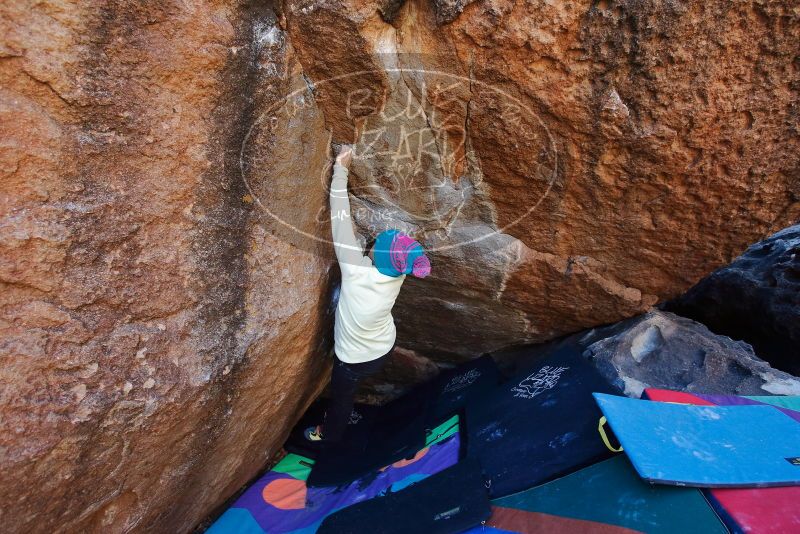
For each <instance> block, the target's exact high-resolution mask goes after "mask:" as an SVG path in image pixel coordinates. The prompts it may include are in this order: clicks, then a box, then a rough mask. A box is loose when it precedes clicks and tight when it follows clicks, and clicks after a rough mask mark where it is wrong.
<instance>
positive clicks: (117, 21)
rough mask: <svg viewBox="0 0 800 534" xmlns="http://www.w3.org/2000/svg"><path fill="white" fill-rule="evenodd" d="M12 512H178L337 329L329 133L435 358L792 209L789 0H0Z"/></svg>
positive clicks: (570, 309) (585, 307)
mask: <svg viewBox="0 0 800 534" xmlns="http://www.w3.org/2000/svg"><path fill="white" fill-rule="evenodd" d="M0 14H1V15H2V16H1V17H0V32H2V37H1V38H0V143H1V144H0V172H2V181H0V188H1V189H2V195H0V284H2V292H0V336H2V340H3V341H2V345H0V347H2V349H1V350H2V352H0V362H2V364H3V365H1V366H0V385H1V386H2V387H0V402H1V404H2V405H1V406H0V460H2V461H0V480H2V482H0V499H2V502H3V503H4V504H3V506H2V513H3V524H4V526H5V528H6V529H9V530H10V531H14V532H16V531H20V532H22V531H24V532H53V531H83V530H88V531H97V532H124V531H142V532H144V531H146V532H186V531H189V530H191V529H192V528H193V526H194V525H196V524H197V523H198V521H200V520H201V519H202V518H203V517H204V516H206V515H207V514H208V513H209V512H211V511H212V510H213V509H214V508H215V507H216V506H218V505H220V504H221V503H223V502H224V501H225V500H226V499H227V497H229V496H230V495H231V494H232V493H233V492H234V491H235V490H236V489H237V488H238V487H240V486H241V485H242V484H243V483H244V482H246V481H247V480H248V479H249V478H251V477H252V476H254V475H255V474H256V473H257V472H258V470H259V469H260V468H262V467H263V465H264V464H265V463H267V462H268V461H269V460H270V458H271V457H272V456H273V455H274V453H275V452H276V450H277V448H278V447H279V446H280V444H281V443H282V440H283V438H284V436H285V434H286V432H287V431H288V428H289V427H290V426H291V425H292V423H293V422H294V420H295V419H296V417H297V416H298V415H299V413H300V412H301V411H302V409H303V407H304V405H305V404H306V403H308V402H309V401H310V399H311V398H312V397H313V396H314V395H315V394H316V392H317V391H319V389H320V388H321V387H322V385H323V382H324V378H325V373H326V356H325V353H326V352H327V350H328V349H329V347H330V320H331V313H330V310H331V294H332V293H334V292H335V286H336V276H337V274H336V273H337V271H336V269H335V267H334V266H333V264H332V262H331V258H332V254H331V248H330V243H328V242H327V237H328V232H329V229H328V226H327V224H328V215H327V213H326V211H325V210H326V186H327V167H328V165H329V160H328V156H329V151H328V145H329V142H330V141H333V142H356V157H355V159H354V162H353V169H352V174H351V177H352V179H351V186H352V189H351V192H352V195H353V196H352V200H353V203H354V207H355V218H356V222H357V223H358V226H359V229H360V230H361V232H362V233H363V234H367V233H375V232H377V231H380V230H381V229H384V228H389V227H400V228H403V229H405V230H407V231H409V232H411V233H413V234H414V235H416V236H417V237H418V238H419V239H420V240H421V241H422V242H423V244H425V246H426V247H428V249H429V250H430V255H431V259H432V263H433V275H432V276H431V277H429V278H427V279H425V280H422V281H420V280H409V281H408V282H407V284H406V287H405V288H404V290H403V292H402V293H401V297H400V300H399V301H398V304H397V307H396V312H395V316H396V320H397V323H398V328H399V333H400V338H399V343H400V345H402V346H404V347H407V348H410V349H414V350H416V351H419V352H421V353H424V354H428V355H431V354H432V355H436V356H437V357H438V358H439V359H440V360H455V359H460V358H465V357H470V356H473V355H477V354H480V353H482V352H485V351H489V350H493V349H497V348H500V347H503V346H508V345H513V344H516V343H520V342H530V341H537V340H545V339H550V338H553V337H555V336H558V335H560V334H564V333H568V332H573V331H576V330H578V329H580V328H584V327H588V326H593V325H597V324H602V323H608V322H613V321H616V320H619V319H621V318H624V317H629V316H631V315H634V314H636V313H639V312H641V311H643V310H646V309H647V308H648V307H650V306H651V305H652V304H654V303H656V302H658V301H659V300H663V299H665V298H668V297H672V296H674V295H676V294H678V293H680V292H681V291H683V290H684V289H686V288H687V287H689V286H690V285H691V284H692V283H693V282H695V281H696V280H698V279H699V278H700V277H702V276H703V275H705V274H707V273H708V272H710V271H711V270H713V269H714V268H716V267H718V266H720V265H722V264H724V263H726V262H727V261H729V260H730V259H731V258H732V257H734V256H735V255H737V254H738V253H740V252H741V251H742V250H744V248H745V247H746V246H747V245H748V244H749V243H752V242H754V241H756V240H758V239H759V238H761V237H763V236H765V235H767V234H769V233H771V232H773V231H775V230H777V229H779V228H780V227H783V226H786V225H788V224H789V223H790V222H792V221H795V220H797V218H798V217H800V202H799V199H800V185H799V184H800V175H799V174H798V172H799V171H798V169H800V134H798V129H797V121H798V110H797V102H798V91H800V68H799V67H798V64H797V59H796V57H797V54H798V42H800V21H799V20H798V14H797V13H796V9H795V8H794V5H793V4H792V3H791V2H788V1H779V2H770V3H764V4H761V3H758V2H753V3H748V4H741V5H740V4H737V5H735V6H731V5H730V4H729V3H728V2H722V1H715V2H711V3H708V2H693V3H689V4H681V5H675V4H674V3H669V2H662V1H659V0H654V1H652V2H648V3H641V2H633V1H622V2H610V1H609V2H606V1H601V2H583V3H574V2H566V3H565V2H561V3H559V2H556V3H552V2H551V3H548V2H529V3H525V4H522V3H519V2H516V3H515V2H511V1H510V0H509V1H506V0H486V1H481V2H477V1H475V2H469V1H468V0H463V1H462V0H458V1H448V0H435V1H432V2H427V1H424V0H414V1H411V2H406V3H405V4H403V3H401V2H397V1H393V0H386V1H383V2H378V3H372V2H367V1H365V0H352V1H351V0H330V1H328V0H319V1H318V0H303V1H296V0H288V1H287V2H285V3H284V4H283V5H281V6H279V7H278V6H277V4H276V7H274V8H270V7H266V5H262V4H260V3H255V4H252V5H251V4H249V3H247V4H244V3H242V4H240V3H220V2H207V1H202V0H201V1H198V2H183V3H181V2H134V3H119V2H112V3H108V4H104V5H99V4H97V3H90V2H85V1H81V0H76V1H73V2H57V1H55V0H53V1H44V2H36V3H30V5H28V3H27V2H7V3H5V4H4V5H3V6H2V7H0Z"/></svg>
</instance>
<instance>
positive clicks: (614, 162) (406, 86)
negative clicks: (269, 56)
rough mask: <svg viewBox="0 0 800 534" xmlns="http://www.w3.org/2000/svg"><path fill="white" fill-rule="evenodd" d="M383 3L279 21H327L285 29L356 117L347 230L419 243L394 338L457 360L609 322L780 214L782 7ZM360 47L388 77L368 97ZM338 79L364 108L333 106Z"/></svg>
mask: <svg viewBox="0 0 800 534" xmlns="http://www.w3.org/2000/svg"><path fill="white" fill-rule="evenodd" d="M382 6H383V7H382V8H381V9H380V10H378V11H372V12H371V15H370V14H369V11H368V10H367V9H366V8H365V7H364V6H363V2H361V1H358V0H354V1H352V2H349V3H348V2H344V3H341V2H340V3H326V2H311V3H309V2H289V5H288V8H287V12H286V16H287V20H288V23H289V26H290V28H291V27H292V26H294V27H304V28H312V27H317V26H321V27H325V28H328V29H326V30H324V31H320V32H297V33H293V34H292V37H293V39H294V40H293V44H294V46H295V47H296V48H297V49H298V50H300V51H301V53H300V57H301V62H302V63H303V66H304V68H306V69H307V71H310V70H309V69H311V70H313V69H319V67H317V66H318V65H325V69H324V71H319V73H320V74H324V77H323V78H321V79H313V82H314V83H315V84H316V86H317V87H319V88H320V91H321V92H322V91H323V88H326V87H327V86H329V85H335V88H336V91H335V92H336V94H337V95H338V97H337V98H336V99H335V103H336V106H337V109H338V110H339V113H338V115H337V124H338V126H337V127H338V128H341V129H342V130H343V129H344V127H342V126H341V122H342V121H343V120H344V121H345V122H346V121H347V120H348V119H349V120H350V122H349V123H347V125H348V126H349V127H350V128H352V129H354V130H355V131H357V132H358V135H359V137H358V144H357V153H358V156H357V157H356V160H355V162H354V166H353V173H354V175H355V177H354V180H353V181H354V182H355V184H354V185H355V187H354V190H353V194H354V200H355V201H356V202H357V203H359V202H360V207H361V209H360V210H358V212H357V220H358V222H359V224H360V227H361V228H362V231H363V233H365V234H366V233H375V232H378V231H380V230H382V229H384V228H389V227H400V228H403V229H405V230H407V231H409V232H412V233H414V234H415V235H416V236H417V237H418V238H419V239H420V241H422V242H423V244H425V245H426V246H427V247H428V248H429V249H430V250H431V256H432V263H433V275H432V276H431V277H429V278H428V279H426V280H424V281H416V280H412V281H409V282H408V283H407V287H406V288H405V289H404V291H403V292H402V293H401V297H400V300H399V302H398V306H397V308H396V314H395V315H396V318H397V320H398V324H399V329H400V343H401V344H402V345H404V346H407V347H410V348H413V349H416V350H422V351H425V352H429V353H438V354H440V355H441V357H449V358H455V359H457V358H460V357H465V356H474V355H476V354H479V353H481V352H485V351H489V350H494V349H497V348H499V347H502V346H504V345H509V344H512V343H518V342H536V341H542V340H546V339H550V338H553V337H555V336H558V335H561V334H564V333H567V332H573V331H576V330H579V329H581V328H585V327H590V326H594V325H597V324H603V323H609V322H614V321H617V320H619V319H622V318H624V317H629V316H631V315H634V314H637V313H640V312H642V311H644V310H646V309H648V308H649V307H650V306H652V305H653V304H655V303H656V302H659V301H661V300H663V299H665V298H669V297H672V296H674V295H676V294H679V293H680V292H681V291H683V290H685V289H686V288H688V287H689V286H690V285H691V284H692V283H694V282H696V281H697V280H698V279H699V278H700V277H702V276H703V275H704V274H706V273H708V272H709V271H710V270H712V269H713V268H715V267H717V266H719V265H722V264H725V263H726V262H728V261H730V260H731V259H732V258H733V257H735V256H736V255H737V254H739V253H740V252H741V251H742V250H744V248H745V247H746V246H747V245H748V244H750V243H752V242H754V241H757V240H758V239H760V238H761V237H763V236H764V235H766V234H768V233H770V232H772V231H775V230H777V229H779V228H782V227H784V226H786V225H788V224H790V223H791V222H792V221H794V220H796V219H797V218H798V216H800V202H799V201H800V174H798V169H799V168H800V158H799V157H798V149H799V148H800V136H799V135H798V130H797V116H798V115H797V113H798V111H797V101H798V90H800V71H798V69H797V65H796V54H797V52H798V45H797V43H798V42H800V24H798V22H800V21H799V20H798V14H797V13H796V10H794V9H793V8H792V7H791V6H790V5H789V4H788V3H753V4H748V5H747V6H744V5H742V6H735V7H732V6H730V5H728V4H727V3H722V2H720V3H712V4H708V3H702V2H695V3H692V4H687V5H682V6H673V5H672V4H670V3H667V2H659V1H655V2H650V3H647V4H646V5H645V4H642V3H641V2H627V1H623V2H600V3H597V2H595V3H590V2H585V3H578V4H576V3H574V2H566V3H563V2H562V3H548V2H532V3H531V2H529V3H527V4H525V5H522V4H519V3H515V2H511V1H505V0H492V1H487V2H472V3H469V2H430V3H428V2H422V1H413V2H406V3H405V4H404V5H402V7H399V8H396V5H395V4H394V3H388V4H383V5H382ZM387 6H388V7H387ZM394 8H396V9H394ZM462 10H463V12H461V11H462ZM365 12H366V13H367V14H366V15H365ZM387 12H388V13H392V16H391V17H389V19H390V20H391V24H389V23H387V22H386V21H385V19H387V16H386V13H387ZM332 13H336V14H335V15H334V14H332ZM459 13H460V14H459ZM450 21H451V22H450ZM330 27H336V28H337V30H338V31H336V32H331V31H330V29H329V28H330ZM290 33H291V30H290ZM345 48H347V58H348V60H349V61H352V63H349V62H348V60H343V59H342V57H341V55H340V54H341V52H342V50H344V49H345ZM309 58H313V60H310V59H309ZM370 63H371V64H372V65H373V66H372V67H371V68H373V69H375V70H377V71H381V72H383V73H385V74H386V79H387V80H388V83H387V82H382V83H381V84H380V85H378V84H376V85H375V86H374V87H372V88H373V89H374V91H373V92H372V93H370V94H369V95H368V97H367V96H365V95H363V94H362V93H363V92H364V91H365V87H364V85H363V84H361V83H360V82H361V80H362V79H363V78H364V76H365V75H364V74H363V72H361V71H363V70H365V69H366V68H367V66H368V65H370ZM350 65H352V66H354V67H355V68H354V69H352V70H358V71H359V72H361V74H359V77H350V78H348V77H347V74H348V73H349V72H351V70H349V69H350ZM325 77H327V78H328V79H332V80H335V82H333V83H329V82H327V81H326V79H325ZM312 78H313V77H312ZM347 79H352V81H353V83H352V84H350V85H349V86H346V85H345V84H344V82H343V80H347ZM329 92H330V91H329ZM355 94H359V95H360V97H361V100H362V101H365V102H369V103H377V105H376V106H375V109H374V110H372V112H371V113H366V112H365V111H364V110H363V109H360V108H359V111H360V113H359V114H356V113H346V112H344V111H341V110H346V109H347V105H348V103H350V102H351V100H352V99H350V100H348V98H347V97H346V96H345V95H355ZM329 105H330V104H329ZM326 116H333V115H331V114H330V113H328V114H326ZM334 132H336V130H334ZM334 137H335V138H336V135H334ZM339 140H340V141H347V138H346V136H341V137H340V139H339ZM359 214H360V216H358V215H359Z"/></svg>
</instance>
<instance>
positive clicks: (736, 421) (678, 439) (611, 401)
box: [594, 393, 800, 488]
mask: <svg viewBox="0 0 800 534" xmlns="http://www.w3.org/2000/svg"><path fill="white" fill-rule="evenodd" d="M594 397H595V399H596V400H597V404H598V405H599V406H600V409H601V410H602V411H603V413H604V414H605V416H606V418H608V423H609V425H610V426H611V428H612V430H613V431H614V434H615V435H616V436H617V438H618V439H619V442H620V443H621V444H622V446H623V447H624V449H625V452H626V453H627V455H628V458H630V460H631V462H632V463H633V465H634V467H635V468H636V470H637V471H638V472H639V475H640V476H641V477H642V478H643V479H645V480H648V481H650V482H657V483H662V484H674V485H678V486H701V487H712V488H725V487H769V486H788V485H795V484H800V425H798V424H797V422H795V421H794V420H793V419H792V418H790V417H788V416H787V415H786V414H783V413H781V412H780V411H778V410H776V409H775V408H774V407H772V406H691V405H685V404H671V403H662V402H650V401H646V400H637V399H629V398H626V397H617V396H614V395H605V394H602V393H595V394H594Z"/></svg>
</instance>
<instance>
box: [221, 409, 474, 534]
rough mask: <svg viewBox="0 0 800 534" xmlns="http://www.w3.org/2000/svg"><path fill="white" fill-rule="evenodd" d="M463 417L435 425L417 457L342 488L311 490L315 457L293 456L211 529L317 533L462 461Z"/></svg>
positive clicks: (254, 533) (228, 533)
mask: <svg viewBox="0 0 800 534" xmlns="http://www.w3.org/2000/svg"><path fill="white" fill-rule="evenodd" d="M459 449H460V437H459V433H458V417H453V418H452V419H450V420H448V421H445V422H444V423H443V424H442V425H440V426H439V427H437V428H435V429H433V431H432V432H431V434H430V435H429V437H428V439H427V440H426V444H425V446H424V447H423V448H422V449H420V450H419V451H418V452H417V454H416V455H414V457H413V458H411V459H408V460H402V461H398V462H395V463H393V464H391V465H387V466H385V467H383V468H382V469H379V470H377V471H375V472H373V473H370V474H369V475H368V476H366V477H364V478H362V479H359V480H356V481H354V482H352V483H350V484H348V485H346V486H342V487H339V488H311V487H308V486H307V485H306V480H307V478H308V476H309V473H310V472H311V468H312V467H313V465H314V462H313V460H310V459H308V458H303V457H302V456H298V455H296V454H288V455H287V456H286V457H284V458H283V459H282V460H281V461H280V462H278V464H276V465H275V467H273V468H272V469H271V470H270V471H269V472H267V473H266V474H264V475H263V476H262V477H261V478H259V479H258V481H256V482H255V483H254V484H253V485H251V486H250V487H249V488H248V489H247V490H246V491H245V492H244V493H243V494H242V495H241V496H240V497H239V498H238V499H237V500H236V501H235V502H234V503H233V505H232V506H231V507H230V508H229V509H228V510H227V511H226V512H225V513H224V514H223V515H222V516H220V518H219V519H218V520H217V521H216V522H215V523H214V524H213V525H211V527H210V528H209V530H208V532H209V533H210V534H234V533H236V534H241V533H246V534H250V533H252V534H263V533H267V534H270V533H291V534H301V533H303V534H305V533H311V532H315V531H316V530H317V528H318V527H319V525H320V523H321V522H322V520H323V519H324V518H325V517H326V516H327V515H329V514H331V513H333V512H335V511H337V510H339V509H341V508H344V507H346V506H350V505H352V504H355V503H357V502H361V501H364V500H367V499H372V498H374V497H376V496H378V495H381V494H382V493H385V492H387V491H399V490H400V489H402V488H405V487H407V486H410V485H412V484H415V483H417V482H419V481H421V480H424V479H425V478H427V477H428V476H430V475H432V474H435V473H438V472H440V471H442V470H444V469H446V468H448V467H451V466H453V465H455V464H456V462H458V455H459Z"/></svg>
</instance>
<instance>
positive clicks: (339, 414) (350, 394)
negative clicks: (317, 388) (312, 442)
mask: <svg viewBox="0 0 800 534" xmlns="http://www.w3.org/2000/svg"><path fill="white" fill-rule="evenodd" d="M392 349H394V347H392ZM391 353H392V350H389V352H387V353H386V354H384V355H383V356H381V357H379V358H377V359H375V360H370V361H368V362H364V363H345V362H343V361H342V360H340V359H339V358H336V362H335V363H334V364H333V371H332V373H331V389H330V396H331V397H330V400H329V401H328V407H327V408H328V409H327V410H326V411H325V422H324V423H323V427H322V435H323V436H324V438H325V440H326V441H339V440H341V439H342V435H343V434H344V431H345V429H346V428H347V422H348V421H349V420H350V414H351V413H352V411H353V398H354V397H355V395H356V390H357V389H358V386H359V384H361V382H363V381H364V379H366V378H369V377H370V376H372V375H374V374H376V373H378V372H379V371H380V370H381V369H382V368H383V366H384V365H385V364H386V360H388V359H389V355H390V354H391Z"/></svg>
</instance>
